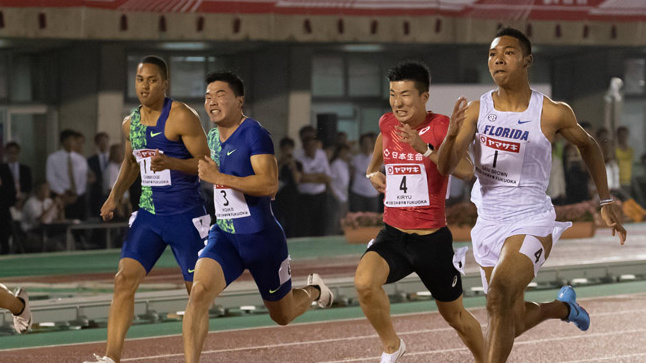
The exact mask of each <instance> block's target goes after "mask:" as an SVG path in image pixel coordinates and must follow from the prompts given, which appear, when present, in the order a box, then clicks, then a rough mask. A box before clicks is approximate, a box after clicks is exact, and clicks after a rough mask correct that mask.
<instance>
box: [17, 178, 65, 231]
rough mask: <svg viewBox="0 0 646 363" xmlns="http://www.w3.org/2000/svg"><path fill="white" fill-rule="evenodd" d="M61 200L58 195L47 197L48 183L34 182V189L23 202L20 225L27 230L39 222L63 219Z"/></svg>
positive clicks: (45, 222) (39, 223)
mask: <svg viewBox="0 0 646 363" xmlns="http://www.w3.org/2000/svg"><path fill="white" fill-rule="evenodd" d="M63 217H64V212H63V201H62V200H61V198H60V197H55V198H54V199H52V198H50V197H49V185H48V184H47V182H46V181H44V180H43V181H40V182H38V183H37V184H36V190H35V191H34V195H32V196H31V197H30V198H29V199H27V202H26V203H25V205H24V207H23V211H22V221H21V224H20V226H21V227H22V229H23V231H25V232H29V231H31V230H33V229H34V228H37V227H38V226H39V225H41V224H50V223H53V222H60V221H62V220H63Z"/></svg>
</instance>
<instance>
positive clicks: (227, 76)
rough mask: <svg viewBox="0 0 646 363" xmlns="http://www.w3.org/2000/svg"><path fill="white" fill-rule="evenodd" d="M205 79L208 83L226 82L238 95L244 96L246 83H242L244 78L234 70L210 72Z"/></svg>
mask: <svg viewBox="0 0 646 363" xmlns="http://www.w3.org/2000/svg"><path fill="white" fill-rule="evenodd" d="M205 81H206V84H207V85H209V84H211V83H213V82H217V81H221V82H226V83H227V84H228V85H229V87H230V88H231V90H232V91H233V94H234V95H235V96H236V97H242V96H244V83H242V79H240V77H239V76H238V75H237V74H235V73H234V72H231V71H224V72H210V73H209V74H207V75H206V79H205Z"/></svg>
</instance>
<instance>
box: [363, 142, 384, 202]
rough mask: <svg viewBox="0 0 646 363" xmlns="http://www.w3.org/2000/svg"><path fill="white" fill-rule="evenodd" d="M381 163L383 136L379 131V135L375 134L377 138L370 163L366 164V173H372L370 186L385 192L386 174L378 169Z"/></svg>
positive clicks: (382, 157) (382, 159)
mask: <svg viewBox="0 0 646 363" xmlns="http://www.w3.org/2000/svg"><path fill="white" fill-rule="evenodd" d="M383 163H384V154H383V138H382V136H381V133H379V135H377V140H375V148H374V150H373V151H372V160H371V161H370V165H368V169H367V170H366V175H371V174H373V175H372V176H371V177H370V182H371V183H372V186H373V187H374V188H375V189H376V190H377V191H378V192H380V193H385V192H386V176H385V175H384V174H383V173H381V172H380V171H379V170H380V169H381V165H383ZM375 173H376V174H375Z"/></svg>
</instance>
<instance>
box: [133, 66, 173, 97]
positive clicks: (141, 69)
mask: <svg viewBox="0 0 646 363" xmlns="http://www.w3.org/2000/svg"><path fill="white" fill-rule="evenodd" d="M135 89H136V91H137V98H139V102H140V103H141V104H142V105H144V106H150V105H153V104H155V103H157V102H159V101H160V100H163V99H164V97H166V90H167V89H168V80H167V79H164V77H163V76H162V73H161V70H160V69H159V67H157V66H156V65H154V64H150V63H139V65H138V66H137V76H136V81H135Z"/></svg>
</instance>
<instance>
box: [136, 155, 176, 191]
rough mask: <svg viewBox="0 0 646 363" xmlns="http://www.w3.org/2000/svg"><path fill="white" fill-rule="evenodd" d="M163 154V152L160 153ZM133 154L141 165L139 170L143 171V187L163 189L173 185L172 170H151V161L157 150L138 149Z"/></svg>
mask: <svg viewBox="0 0 646 363" xmlns="http://www.w3.org/2000/svg"><path fill="white" fill-rule="evenodd" d="M159 153H160V154H163V153H164V152H163V151H161V150H160V151H159ZM132 154H133V155H134V156H135V158H136V159H137V162H138V163H139V170H140V171H141V185H143V186H150V187H161V186H165V185H171V184H172V183H171V179H170V170H168V169H165V170H162V171H152V170H150V163H151V162H150V160H151V159H152V157H153V156H154V155H155V150H152V149H138V150H133V151H132Z"/></svg>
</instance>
